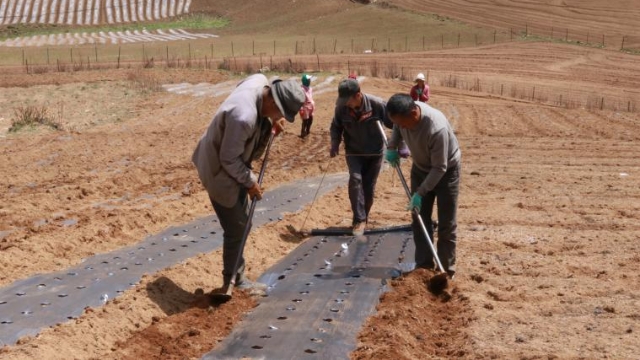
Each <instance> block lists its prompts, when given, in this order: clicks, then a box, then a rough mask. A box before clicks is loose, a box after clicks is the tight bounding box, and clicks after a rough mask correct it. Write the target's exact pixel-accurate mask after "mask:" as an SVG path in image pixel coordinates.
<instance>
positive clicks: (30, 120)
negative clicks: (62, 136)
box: [9, 105, 62, 132]
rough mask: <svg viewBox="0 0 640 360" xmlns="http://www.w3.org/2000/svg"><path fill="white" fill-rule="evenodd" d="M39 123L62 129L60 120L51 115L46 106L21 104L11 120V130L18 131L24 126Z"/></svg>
mask: <svg viewBox="0 0 640 360" xmlns="http://www.w3.org/2000/svg"><path fill="white" fill-rule="evenodd" d="M38 125H44V126H48V127H50V128H52V129H54V130H62V125H61V124H60V122H58V121H56V120H55V119H53V117H52V116H51V115H49V110H48V109H47V108H46V107H45V106H41V107H37V106H34V105H29V106H20V107H18V108H17V109H15V110H14V118H13V119H12V120H11V127H10V128H9V132H17V131H19V130H20V129H22V128H25V127H29V128H33V127H36V126H38Z"/></svg>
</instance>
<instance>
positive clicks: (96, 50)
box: [47, 43, 98, 64]
mask: <svg viewBox="0 0 640 360" xmlns="http://www.w3.org/2000/svg"><path fill="white" fill-rule="evenodd" d="M93 49H94V50H95V53H96V62H98V45H97V44H96V43H94V44H93ZM48 63H49V62H48V61H47V64H48Z"/></svg>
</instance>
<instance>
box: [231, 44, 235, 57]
mask: <svg viewBox="0 0 640 360" xmlns="http://www.w3.org/2000/svg"><path fill="white" fill-rule="evenodd" d="M231 57H236V55H235V52H234V51H233V41H232V42H231Z"/></svg>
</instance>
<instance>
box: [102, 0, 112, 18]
mask: <svg viewBox="0 0 640 360" xmlns="http://www.w3.org/2000/svg"><path fill="white" fill-rule="evenodd" d="M104 8H105V11H106V12H107V24H113V5H112V3H111V0H105V2H104Z"/></svg>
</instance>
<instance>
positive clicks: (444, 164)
mask: <svg viewBox="0 0 640 360" xmlns="http://www.w3.org/2000/svg"><path fill="white" fill-rule="evenodd" d="M448 149H449V136H448V135H447V129H446V128H442V129H440V130H439V131H438V132H436V133H435V134H434V135H433V136H432V140H431V143H430V144H429V153H430V154H431V170H430V171H429V174H428V175H427V177H426V178H425V179H424V181H423V182H422V184H420V186H419V187H418V190H417V192H418V194H420V195H421V196H425V195H426V194H427V193H428V192H429V191H431V190H433V189H434V188H435V187H436V185H438V183H439V182H440V180H441V179H442V176H444V174H445V173H446V172H447V168H448V151H447V150H448Z"/></svg>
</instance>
